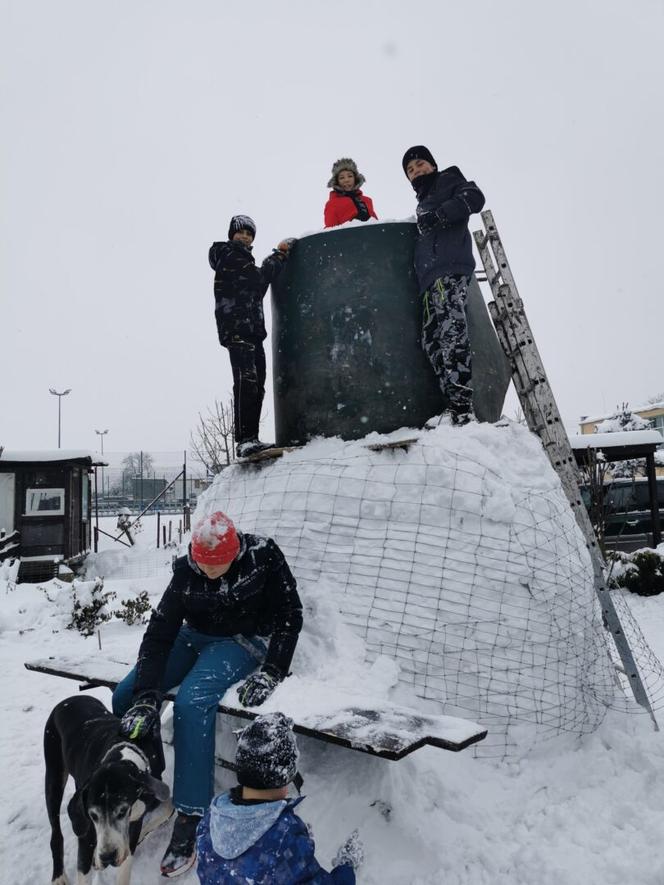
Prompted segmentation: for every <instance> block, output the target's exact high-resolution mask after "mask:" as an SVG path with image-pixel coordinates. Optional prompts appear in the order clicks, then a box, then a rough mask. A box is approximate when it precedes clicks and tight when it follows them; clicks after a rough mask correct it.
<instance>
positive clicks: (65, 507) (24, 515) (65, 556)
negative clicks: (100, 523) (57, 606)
mask: <svg viewBox="0 0 664 885" xmlns="http://www.w3.org/2000/svg"><path fill="white" fill-rule="evenodd" d="M93 458H94V456H93V455H92V453H90V452H81V451H66V450H64V449H56V450H54V451H43V452H40V451H23V452H21V451H8V450H7V449H2V448H0V535H4V536H5V537H7V536H10V535H13V536H14V537H13V538H12V542H11V548H10V549H9V550H8V549H7V548H8V546H9V545H4V550H5V551H6V552H8V555H11V556H12V557H17V556H18V557H19V558H20V563H21V564H20V568H19V580H22V581H30V580H34V581H41V580H47V579H48V578H52V577H55V576H56V575H57V574H58V570H59V567H60V565H61V564H65V565H73V564H75V563H76V562H78V561H80V560H81V559H82V558H83V557H84V556H85V554H86V553H87V552H88V551H89V550H90V537H91V528H90V504H91V479H90V477H91V474H92V472H93V469H94V461H93Z"/></svg>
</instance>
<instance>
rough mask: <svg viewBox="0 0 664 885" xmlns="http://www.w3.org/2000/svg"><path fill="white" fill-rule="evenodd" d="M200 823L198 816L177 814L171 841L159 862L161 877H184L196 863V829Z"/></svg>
mask: <svg viewBox="0 0 664 885" xmlns="http://www.w3.org/2000/svg"><path fill="white" fill-rule="evenodd" d="M200 821H201V817H200V815H198V814H183V813H182V812H181V811H180V812H178V816H177V817H176V818H175V823H174V824H173V833H172V835H171V841H170V843H169V846H168V848H167V849H166V853H165V854H164V856H163V858H162V860H161V875H162V876H166V877H167V878H168V879H175V878H176V876H182V875H184V873H186V872H187V870H190V869H191V868H192V867H193V865H194V864H195V863H196V827H197V826H198V825H199V823H200Z"/></svg>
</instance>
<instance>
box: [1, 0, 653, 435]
mask: <svg viewBox="0 0 664 885" xmlns="http://www.w3.org/2000/svg"><path fill="white" fill-rule="evenodd" d="M1 8H2V21H1V23H0V34H1V36H0V57H1V58H0V65H1V71H2V84H1V85H2V108H1V111H2V116H1V119H2V122H3V132H4V134H3V139H2V148H1V150H2V173H1V175H2V179H1V180H2V193H1V194H0V197H1V201H2V218H1V224H2V230H1V243H2V245H1V249H2V254H1V255H0V265H1V270H0V273H1V275H2V276H1V296H0V297H1V299H2V303H1V305H0V445H5V446H6V447H7V448H11V449H16V448H52V447H54V446H55V445H56V443H57V402H56V398H55V397H52V396H50V395H49V393H48V388H49V387H55V388H57V389H58V390H62V389H64V388H66V387H71V388H72V393H71V394H70V395H69V396H68V397H66V398H65V399H64V400H63V440H62V444H63V447H67V448H96V447H97V443H98V438H97V437H96V435H95V433H94V430H95V428H97V429H104V428H108V429H109V434H108V436H107V437H106V449H107V451H109V450H111V451H113V450H114V451H120V450H129V449H132V450H133V449H139V448H143V449H145V450H148V451H150V450H156V451H165V450H180V449H182V448H184V447H185V446H186V445H187V444H188V440H189V433H190V430H191V429H192V427H193V426H194V425H195V423H196V416H197V412H198V411H199V410H205V409H206V407H207V406H208V405H211V404H212V403H213V401H214V398H215V397H219V398H222V399H226V398H227V397H228V396H229V395H230V391H231V376H230V370H229V367H228V357H227V354H226V351H224V350H222V349H221V348H220V347H219V344H218V342H217V338H216V330H215V325H214V318H213V299H212V272H211V271H210V269H209V266H208V263H207V250H208V247H209V245H210V243H211V242H212V240H213V239H224V238H225V236H226V231H227V228H228V220H229V217H230V216H231V215H232V214H233V213H236V212H244V213H247V214H250V215H251V216H252V217H253V218H254V219H255V220H256V222H257V224H258V236H257V239H256V243H255V254H256V257H257V258H258V259H259V260H260V259H262V258H263V256H264V255H265V254H267V252H268V251H269V250H270V248H271V247H272V246H273V245H275V244H276V242H277V240H278V239H280V238H282V237H284V236H289V235H297V234H299V233H301V232H302V231H307V230H312V229H316V228H319V227H321V226H322V210H323V205H324V202H325V200H326V197H327V191H326V188H325V184H326V182H327V179H328V177H329V171H330V166H331V164H332V161H333V160H335V159H336V158H337V157H339V156H352V157H354V158H355V159H356V160H357V162H358V164H359V166H360V169H361V170H362V171H363V172H364V174H365V175H366V178H367V183H366V186H365V192H366V193H368V194H369V195H370V196H371V197H372V198H373V199H374V201H375V204H376V208H377V211H378V214H379V216H383V217H385V218H395V217H397V218H398V217H406V216H408V215H410V214H412V212H413V211H414V205H415V201H414V194H413V192H412V190H411V188H410V185H409V184H408V183H407V181H406V178H405V176H404V175H403V172H402V170H401V156H402V154H403V151H404V150H405V148H407V147H408V146H410V145H411V144H415V143H424V144H426V145H428V146H429V148H430V149H431V151H432V153H433V154H434V156H435V157H436V159H437V161H438V164H439V166H440V167H443V166H445V165H449V164H452V163H454V164H457V165H458V166H460V168H461V169H462V171H463V172H464V173H465V175H466V176H467V177H468V178H473V179H475V180H476V181H477V183H478V184H479V185H480V187H481V188H482V189H483V191H484V193H485V194H486V197H487V207H488V208H491V209H492V210H493V212H494V215H495V218H496V222H497V224H498V227H499V229H500V232H501V234H502V237H503V241H504V244H505V246H506V249H507V254H508V257H509V259H510V262H511V266H512V270H513V272H514V274H515V277H516V281H517V284H518V286H519V289H520V292H521V295H522V297H523V299H524V302H525V304H526V310H527V313H528V316H529V319H530V322H531V325H532V327H533V330H534V333H535V338H536V341H537V344H538V346H539V349H540V352H541V354H542V357H543V360H544V364H545V368H546V370H547V372H548V374H549V378H550V380H551V383H552V386H553V389H554V392H555V394H556V397H557V399H558V404H559V406H560V409H561V412H562V413H563V417H564V419H565V421H566V423H567V425H568V426H572V427H573V426H574V425H575V423H576V422H577V420H578V417H579V416H580V415H581V414H592V413H598V412H599V413H601V412H603V411H605V410H610V409H611V408H612V407H613V406H614V405H615V404H616V403H618V402H623V401H629V402H630V403H631V404H632V405H637V404H638V403H640V402H642V401H644V400H645V399H646V398H647V397H649V396H650V395H652V394H656V393H659V392H660V391H662V390H663V389H664V371H663V369H662V350H663V348H662V343H663V332H664V323H663V319H664V298H662V282H661V281H662V270H661V267H660V261H661V259H660V256H661V253H662V234H663V231H662V222H661V203H662V185H663V183H664V172H663V157H664V150H663V144H662V141H663V139H662V135H663V124H662V107H664V95H663V92H664V90H663V86H662V84H663V82H664V53H663V52H662V40H663V38H664V2H663V0H636V2H634V3H629V4H628V3H625V2H624V0H620V2H616V0H602V2H600V0H597V2H588V0H561V2H557V3H548V4H546V6H545V5H544V4H542V3H536V2H531V0H522V2H516V0H501V2H488V0H475V2H473V3H467V2H461V0H457V2H445V0H420V2H418V3H413V4H408V3H404V2H393V0H383V2H378V0H362V2H358V0H355V2H347V0H335V2H320V0H283V2H280V3H277V2H263V0H252V2H241V3H229V2H222V0H215V2H212V0H188V2H173V0H116V2H113V3H111V2H96V0H57V2H53V0H14V2H12V0H3V2H2V3H1ZM473 221H477V224H471V229H475V228H476V227H479V218H478V217H475V219H473ZM270 390H271V389H270ZM269 396H271V393H269ZM268 404H269V411H270V414H271V413H272V407H271V399H270V400H268ZM512 409H513V406H510V407H509V408H508V409H507V411H508V414H511V410H512ZM262 435H263V436H264V437H266V438H267V437H269V436H270V430H269V429H266V431H265V432H264V433H263V434H262Z"/></svg>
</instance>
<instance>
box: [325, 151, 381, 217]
mask: <svg viewBox="0 0 664 885" xmlns="http://www.w3.org/2000/svg"><path fill="white" fill-rule="evenodd" d="M364 181H365V179H364V175H361V174H360V173H359V172H358V171H357V164H356V163H355V161H354V160H351V158H350V157H342V158H341V159H340V160H337V161H336V163H334V165H333V166H332V178H330V180H329V181H328V183H327V186H328V187H331V188H332V193H331V194H330V198H329V199H328V201H327V203H326V204H325V227H336V226H337V225H339V224H345V223H346V222H347V221H354V220H355V221H368V220H369V219H370V218H378V216H377V215H376V213H375V211H374V207H373V201H372V199H371V197H365V196H364V194H363V193H362V191H361V190H360V188H361V187H362V185H363V184H364Z"/></svg>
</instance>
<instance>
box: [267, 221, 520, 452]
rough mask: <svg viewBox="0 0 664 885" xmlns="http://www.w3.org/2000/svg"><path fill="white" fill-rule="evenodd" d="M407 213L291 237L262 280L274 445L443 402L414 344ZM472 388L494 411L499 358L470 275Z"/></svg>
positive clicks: (500, 387) (416, 307) (505, 378)
mask: <svg viewBox="0 0 664 885" xmlns="http://www.w3.org/2000/svg"><path fill="white" fill-rule="evenodd" d="M416 235H417V229H416V227H415V225H414V224H413V223H411V222H396V223H387V224H365V225H363V226H362V227H360V226H352V227H346V228H337V229H331V230H326V231H324V232H322V233H317V234H312V235H310V236H306V237H302V238H301V239H300V240H299V241H298V243H297V245H296V247H295V248H294V249H293V254H292V256H291V257H290V259H289V261H288V263H287V265H286V267H285V268H284V271H283V272H282V274H281V276H280V277H279V279H278V280H277V283H276V285H275V286H273V289H272V353H273V372H274V399H275V403H274V413H275V424H276V441H277V445H294V444H302V443H305V442H306V441H307V440H309V439H311V438H312V437H314V436H340V437H342V438H343V439H358V438H360V437H362V436H365V435H366V434H367V433H369V432H371V431H374V430H375V431H378V432H379V433H389V432H390V431H392V430H396V429H397V428H399V427H403V426H407V427H422V426H423V425H424V423H425V421H426V420H427V419H428V418H430V417H431V416H432V415H436V414H439V413H440V412H441V411H442V410H443V409H444V408H445V406H446V403H445V401H444V399H443V395H442V393H441V390H440V387H439V385H438V381H437V379H436V377H435V375H434V373H433V370H432V368H431V366H430V364H429V361H428V360H427V358H426V356H425V354H424V352H423V351H422V349H421V347H420V327H421V298H420V293H419V291H418V287H417V282H416V280H415V271H414V268H413V247H414V242H415V237H416ZM468 320H469V333H470V341H471V349H472V352H473V386H474V391H473V398H474V408H475V414H476V415H477V417H478V419H479V420H480V421H496V420H497V419H498V418H499V417H500V414H501V410H502V406H503V401H504V398H505V393H506V390H507V385H508V383H509V368H508V365H507V362H506V360H505V357H504V355H503V352H502V349H501V347H500V344H499V342H498V339H497V337H496V334H495V331H494V329H493V325H492V323H491V319H490V317H489V314H488V311H487V309H486V306H485V304H484V299H483V297H482V293H481V292H480V289H479V286H478V284H477V282H476V281H475V279H474V278H473V281H472V283H471V286H470V289H469V296H468Z"/></svg>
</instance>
